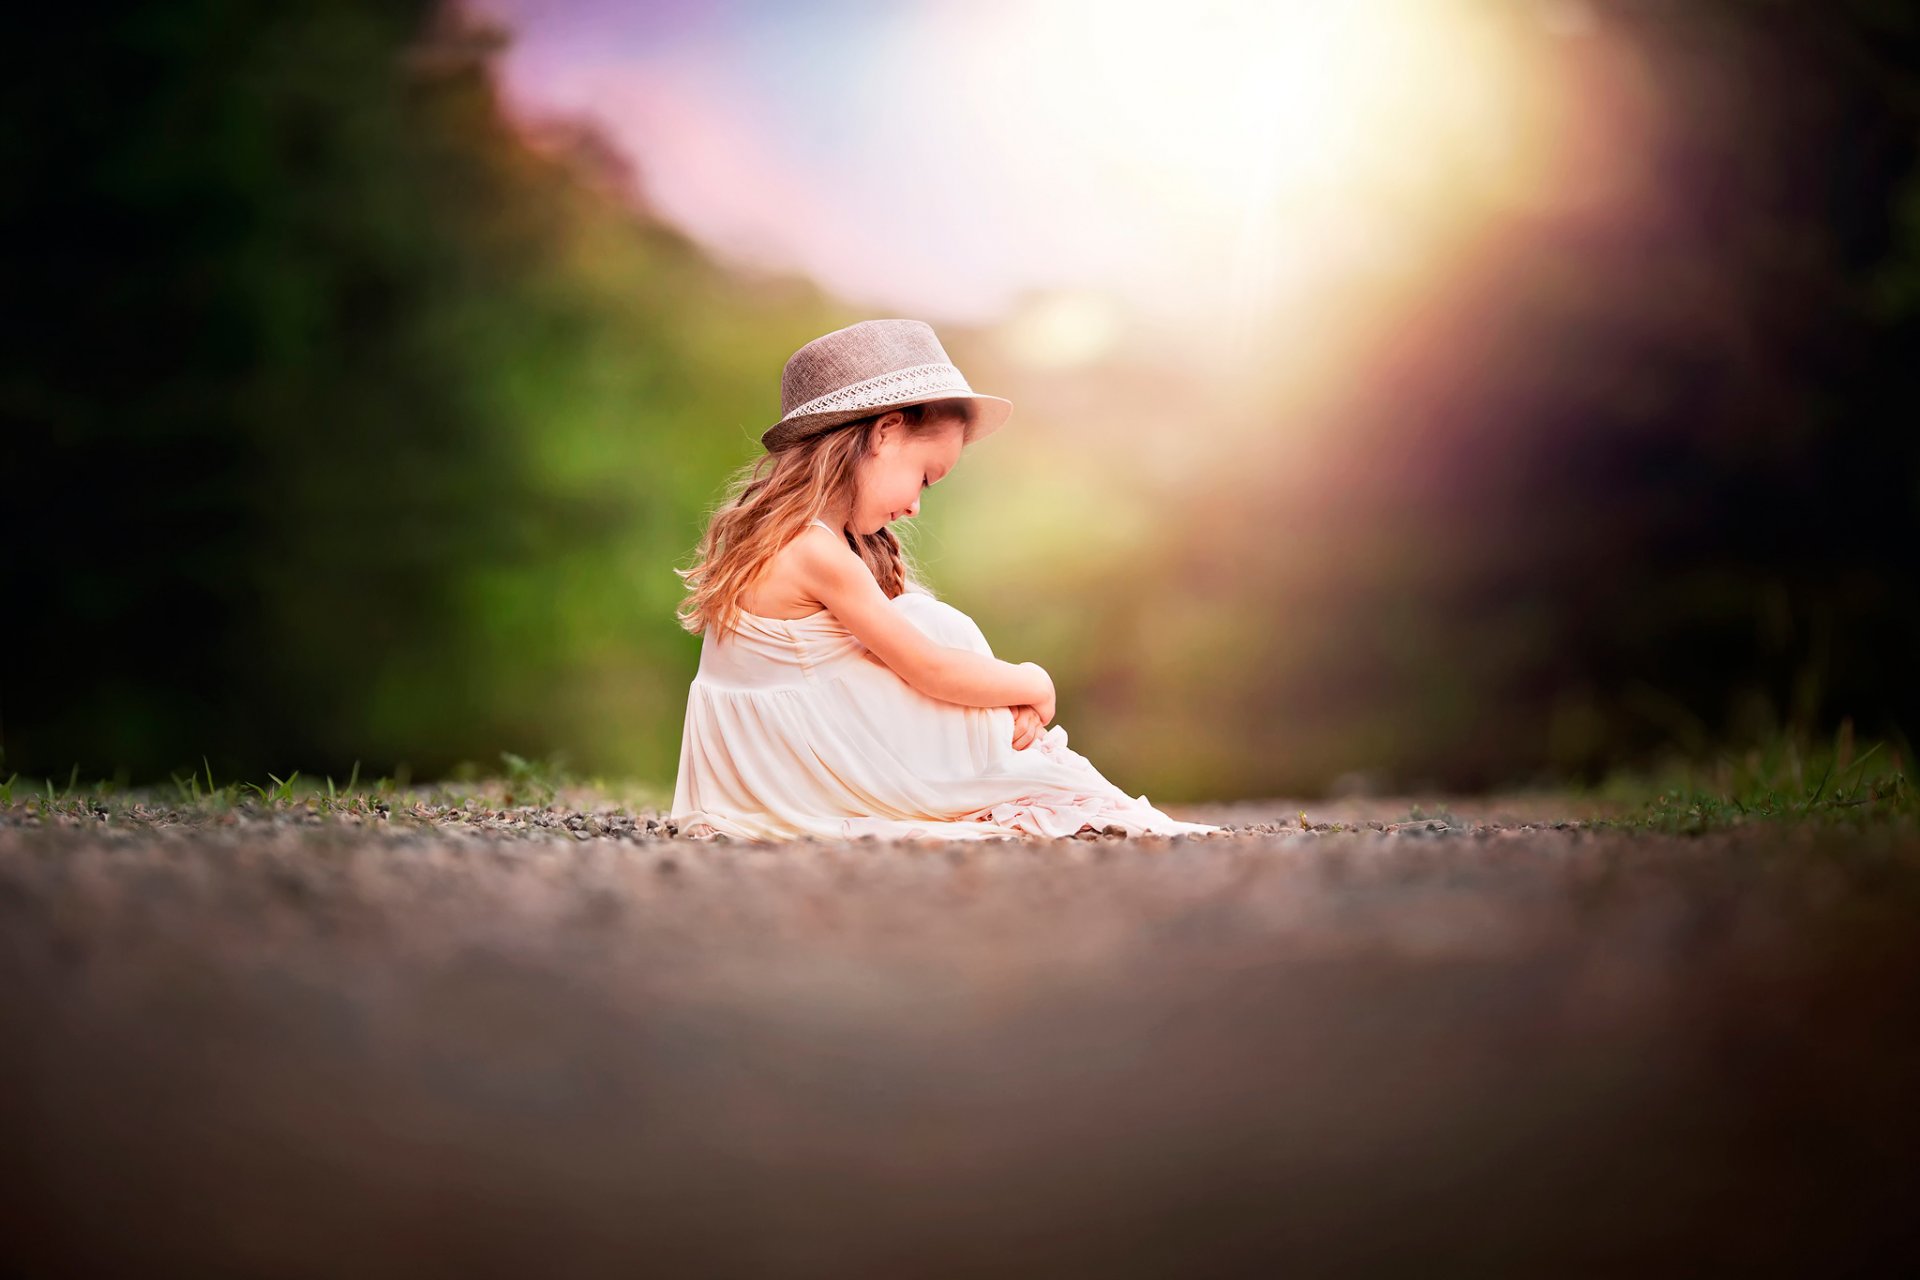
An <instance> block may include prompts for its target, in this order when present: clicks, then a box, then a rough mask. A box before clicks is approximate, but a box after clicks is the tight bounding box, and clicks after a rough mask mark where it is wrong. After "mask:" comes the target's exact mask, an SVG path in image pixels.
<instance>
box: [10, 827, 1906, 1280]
mask: <svg viewBox="0 0 1920 1280" xmlns="http://www.w3.org/2000/svg"><path fill="white" fill-rule="evenodd" d="M567 799H568V800H570V801H572V802H573V803H576V804H580V805H582V806H583V807H580V808H567V807H565V806H564V805H562V806H556V807H554V808H550V809H543V810H535V809H527V808H521V809H514V810H504V811H502V810H496V809H492V808H488V807H486V806H485V805H483V804H478V803H474V802H469V803H467V804H463V805H459V806H448V805H442V804H434V803H431V802H427V801H418V800H415V799H410V798H399V799H395V800H393V801H391V802H387V803H386V805H385V810H384V811H382V810H381V809H379V808H375V807H371V806H366V807H364V811H358V812H354V813H349V814H339V813H335V814H326V813H321V812H319V811H317V810H315V811H311V812H309V811H307V810H305V809H302V808H297V807H295V808H288V807H284V806H283V807H281V808H279V809H277V810H274V811H268V810H266V809H263V808H260V807H258V806H251V807H242V808H239V809H236V810H233V811H230V812H227V813H223V814H214V813H198V814H186V813H181V812H177V811H173V810H168V809H166V808H164V807H160V806H154V807H146V808H142V809H139V810H136V811H133V812H126V811H116V812H111V813H108V814H105V815H101V814H86V813H85V812H84V811H83V812H81V813H76V814H71V815H59V816H56V815H52V814H48V815H41V814H38V813H30V812H29V810H28V808H27V807H26V806H19V805H16V806H13V807H12V808H9V809H5V810H0V965H3V966H4V968H3V969H0V992H3V993H4V994H0V1151H4V1152H5V1153H6V1157H5V1167H6V1168H7V1170H8V1172H9V1173H10V1174H11V1175H12V1176H11V1177H10V1178H9V1179H8V1181H9V1183H10V1184H11V1186H10V1188H9V1190H8V1194H7V1195H6V1196H5V1197H0V1240H4V1242H5V1243H4V1245H0V1248H4V1249H5V1250H6V1256H5V1257H3V1258H0V1262H8V1263H10V1264H11V1265H10V1266H7V1267H5V1268H4V1269H5V1270H8V1271H10V1272H14V1273H25V1274H46V1275H56V1274H57V1275H81V1274H96V1273H119V1274H141V1275H151V1274H189V1275H273V1276H332V1275H346V1274H351V1275H354V1276H367V1277H379V1276H413V1275H425V1274H445V1275H458V1276H516V1277H519V1276H542V1277H544V1276H575V1275H580V1276H585V1275H621V1276H632V1275H638V1274H664V1275H741V1276H749V1275H751V1276H820V1277H826V1276H835V1277H838V1276H866V1275H884V1276H961V1275H984V1274H989V1273H991V1274H1013V1275H1029V1274H1031V1275H1044V1276H1064V1275H1089V1276H1120V1277H1132V1276H1159V1275H1180V1276H1194V1275H1239V1274H1257V1275H1268V1274H1280V1273H1286V1274H1349V1275H1351V1274H1403V1273H1407V1272H1412V1271H1416V1270H1417V1271H1419V1272H1421V1273H1423V1274H1431V1273H1435V1272H1440V1273H1460V1274H1474V1275H1485V1274H1524V1275H1557V1274H1622V1273H1627V1272H1633V1273H1645V1272H1648V1271H1653V1272H1660V1273H1680V1272H1687V1273H1698V1272H1700V1271H1703V1270H1711V1271H1713V1272H1716V1273H1741V1274H1750V1273H1759V1274H1789V1273H1790V1274H1807V1273H1809V1272H1811V1273H1817V1274H1868V1273H1875V1274H1877V1273H1879V1272H1881V1271H1893V1270H1898V1269H1900V1268H1901V1267H1902V1265H1903V1264H1904V1265H1907V1266H1911V1265H1916V1264H1920V1225H1917V1224H1920V1107H1916V1105H1915V1090H1916V1086H1917V1085H1920V928H1916V924H1920V836H1916V834H1915V833H1914V832H1912V831H1910V830H1908V831H1894V830H1888V829H1879V830H1871V829H1870V830H1866V831H1862V832H1852V833H1848V832H1844V831H1840V830H1837V829H1833V828H1813V827H1803V828H1768V829H1765V830H1743V831H1734V832H1724V833H1718V834H1711V835H1705V836H1698V837H1692V838H1680V837H1662V836H1652V835H1627V834H1621V833H1618V832H1612V831H1606V830H1597V829H1595V828H1593V827H1590V826H1588V825H1586V824H1585V823H1583V822H1579V821H1574V820H1571V819H1569V818H1568V817H1567V816H1566V815H1567V814H1568V813H1569V812H1570V811H1571V808H1570V806H1569V805H1568V804H1566V803H1565V802H1556V801H1555V800H1554V799H1553V798H1552V797H1512V798H1505V799H1496V800H1490V801H1489V800H1482V801H1468V800H1459V801H1457V802H1452V803H1449V804H1447V805H1445V806H1440V807H1439V809H1438V812H1439V814H1440V816H1439V817H1435V818H1422V819H1418V820H1415V819H1412V818H1411V817H1410V816H1409V813H1410V805H1409V803H1408V802H1407V801H1404V800H1394V799H1388V800H1364V799H1361V800H1353V801H1348V802H1344V803H1342V804H1337V805H1322V804H1311V805H1305V806H1301V805H1297V804H1293V803H1287V802H1271V803H1267V804H1257V805H1242V806H1234V807H1232V808H1210V809H1209V808H1192V809H1183V810H1181V811H1180V813H1179V815H1178V816H1182V817H1188V818H1197V819H1200V820H1204V821H1209V822H1220V823H1226V824H1228V825H1229V826H1230V828H1231V829H1230V830H1229V831H1228V832H1226V833H1224V834H1220V835H1214V836H1209V837H1203V838H1176V839H1166V838H1160V839H1139V840H1127V839H1121V838H1113V837H1101V838H1087V839H1076V840H1058V841H1033V842H993V843H986V844H976V843H971V842H956V843H953V844H933V843H921V844H906V845H895V844H887V843H880V842H853V843H832V842H821V841H812V842H804V843H799V844H794V845H787V846H780V847H769V846H756V845H750V844H742V843H738V842H733V841H728V840H724V839H721V840H699V841H690V840H684V839H679V838H676V836H675V835H674V833H673V832H672V831H671V830H670V829H669V826H668V824H666V823H665V822H664V821H662V820H661V818H660V816H659V815H658V814H648V813H646V812H644V811H642V812H626V813H622V812H618V811H615V810H613V809H611V808H609V807H601V808H599V809H598V810H597V811H596V810H595V809H594V808H593V807H592V805H591V804H590V803H588V802H587V801H586V800H584V799H583V798H581V797H568V798H567ZM1302 808H1304V809H1306V811H1307V813H1306V824H1307V825H1305V826H1303V825H1302V821H1301V817H1300V811H1301V809H1302ZM1556 815H1558V816H1556Z"/></svg>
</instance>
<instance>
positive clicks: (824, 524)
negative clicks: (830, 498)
mask: <svg viewBox="0 0 1920 1280" xmlns="http://www.w3.org/2000/svg"><path fill="white" fill-rule="evenodd" d="M807 523H808V524H817V525H819V526H820V527H821V528H822V529H825V530H826V531H827V532H828V533H832V532H833V526H832V525H830V524H828V523H827V522H826V521H825V520H822V519H821V518H820V517H819V516H815V517H814V518H813V519H811V520H809V521H807Z"/></svg>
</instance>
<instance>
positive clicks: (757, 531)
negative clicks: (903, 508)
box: [674, 399, 979, 636]
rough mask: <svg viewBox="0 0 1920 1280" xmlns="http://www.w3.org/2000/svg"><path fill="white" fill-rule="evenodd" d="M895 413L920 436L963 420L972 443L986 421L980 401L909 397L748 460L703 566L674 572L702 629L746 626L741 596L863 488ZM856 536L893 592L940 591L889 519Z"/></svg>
mask: <svg viewBox="0 0 1920 1280" xmlns="http://www.w3.org/2000/svg"><path fill="white" fill-rule="evenodd" d="M889 413H898V414H900V415H901V417H902V418H904V419H905V421H906V430H907V434H908V436H910V437H912V436H924V435H930V434H932V433H933V432H936V431H944V430H948V429H950V427H951V424H952V422H953V421H954V420H955V419H958V420H959V421H960V422H961V423H962V424H963V427H964V430H965V433H966V434H965V436H964V437H963V445H964V444H966V443H971V442H972V440H973V433H974V428H975V425H976V424H977V423H978V421H979V416H978V413H977V411H976V409H975V405H974V402H973V401H971V400H965V399H957V400H933V401H929V402H927V403H925V404H910V405H900V406H897V407H895V408H890V409H883V410H881V411H880V412H879V413H876V414H873V415H872V416H870V417H865V418H859V419H856V420H855V421H853V422H849V423H845V424H843V425H841V426H838V427H834V428H832V429H831V430H828V431H822V432H819V433H817V434H815V435H812V436H808V437H806V438H805V439H802V440H799V441H796V442H795V443H793V444H790V445H788V446H786V447H785V448H782V449H778V450H776V451H774V452H771V453H763V454H761V455H760V456H759V457H758V458H756V459H755V460H754V461H752V462H750V463H747V464H744V465H743V466H741V468H740V469H739V470H738V471H736V472H734V474H733V475H732V476H730V477H729V478H728V480H727V485H726V494H725V496H724V497H723V498H722V499H721V502H720V505H719V506H718V507H717V508H715V510H714V512H713V514H712V516H711V517H710V518H709V519H708V521H707V530H706V533H705V534H704V535H703V536H702V537H701V539H700V546H699V549H698V552H697V553H696V559H695V561H694V564H693V566H692V567H691V568H689V569H675V570H674V573H676V574H678V575H679V577H680V578H681V580H682V581H683V582H685V583H686V584H687V588H688V590H687V598H686V599H685V600H684V601H683V602H682V603H681V606H680V607H679V608H678V609H676V610H675V611H674V617H676V618H678V619H679V620H680V625H681V626H682V627H684V628H685V629H686V630H688V631H691V632H693V633H694V634H696V635H698V634H700V633H701V632H703V631H705V630H706V628H707V627H709V626H718V628H719V630H718V632H716V634H718V635H721V636H724V635H726V634H728V633H729V632H730V631H732V630H733V629H734V628H735V627H736V626H738V625H739V621H740V614H741V613H742V612H743V610H742V609H741V607H740V595H741V593H742V592H744V591H745V590H746V589H747V587H748V586H750V585H751V584H752V583H753V581H754V580H755V579H756V578H758V577H759V576H760V573H761V571H762V570H763V569H765V568H766V565H767V562H768V561H769V560H770V559H772V558H773V554H774V553H775V552H776V551H778V550H780V549H781V548H782V547H784V546H786V545H787V543H788V542H790V541H792V540H793V538H794V537H795V536H797V535H798V534H799V533H800V531H801V530H802V529H804V528H805V527H806V526H807V523H808V522H809V521H811V520H813V519H814V518H815V517H817V516H819V515H820V514H821V512H823V511H826V510H828V509H835V510H837V509H839V508H840V507H842V506H843V505H849V504H851V502H852V501H853V498H854V496H855V494H856V492H857V490H858V487H859V478H860V470H859V466H860V459H861V458H863V457H864V456H865V455H866V452H867V450H868V448H869V447H871V445H872V442H873V436H874V429H875V428H876V427H877V426H878V425H879V423H880V419H882V418H884V417H885V416H886V415H887V414H889ZM763 473H764V474H763ZM847 541H848V543H849V544H850V545H851V546H852V547H853V549H854V551H855V552H857V553H858V554H859V556H860V558H861V559H862V560H864V561H866V564H867V568H868V569H870V570H872V571H873V578H874V581H875V582H878V583H879V584H880V589H881V590H882V591H884V592H885V593H886V594H887V598H888V599H893V598H894V597H896V596H898V595H900V594H901V593H902V592H905V591H924V592H927V593H928V594H932V592H931V591H930V590H929V588H928V587H927V585H926V584H925V583H924V582H922V581H921V580H920V577H919V574H918V573H917V572H915V570H914V566H913V564H912V562H911V560H910V559H909V558H908V556H907V552H906V549H905V548H904V547H902V546H901V545H900V540H899V539H898V538H896V537H895V536H894V534H893V531H892V530H891V529H889V528H887V527H886V526H885V525H882V526H881V527H880V528H879V529H878V530H877V531H876V532H873V533H869V534H864V535H862V534H853V533H849V534H848V535H847Z"/></svg>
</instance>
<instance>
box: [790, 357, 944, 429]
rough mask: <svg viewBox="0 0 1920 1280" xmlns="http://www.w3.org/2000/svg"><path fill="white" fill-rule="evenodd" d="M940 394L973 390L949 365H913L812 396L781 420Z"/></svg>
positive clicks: (869, 407) (871, 407)
mask: <svg viewBox="0 0 1920 1280" xmlns="http://www.w3.org/2000/svg"><path fill="white" fill-rule="evenodd" d="M943 392H951V393H952V394H954V395H962V396H970V395H972V394H973V388H972V387H970V386H968V385H967V380H966V379H965V378H963V377H961V376H960V371H959V370H958V369H956V368H954V367H953V366H952V365H950V364H917V365H914V366H912V367H911V368H907V369H895V370H894V371H893V372H892V373H883V374H881V375H880V376H879V377H877V378H868V379H866V380H865V381H864V382H854V383H850V384H848V385H847V386H844V387H841V388H840V389H839V390H838V391H829V392H827V394H825V395H823V396H815V397H814V398H813V399H811V400H809V401H807V402H806V403H805V404H801V405H795V406H794V407H793V408H792V409H789V410H788V411H787V415H786V417H784V418H782V419H781V421H782V422H789V421H791V420H793V419H794V418H801V417H809V416H811V415H813V414H816V413H838V412H842V411H845V410H848V409H880V408H884V407H886V406H887V405H891V404H900V403H901V402H903V401H908V400H919V399H925V398H929V397H932V396H937V395H939V394H941V393H943Z"/></svg>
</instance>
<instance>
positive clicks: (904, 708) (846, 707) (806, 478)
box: [668, 320, 1221, 840]
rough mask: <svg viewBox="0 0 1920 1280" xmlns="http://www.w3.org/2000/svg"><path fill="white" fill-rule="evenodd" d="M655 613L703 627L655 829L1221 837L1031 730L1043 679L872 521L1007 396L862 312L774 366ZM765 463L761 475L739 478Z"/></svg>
mask: <svg viewBox="0 0 1920 1280" xmlns="http://www.w3.org/2000/svg"><path fill="white" fill-rule="evenodd" d="M780 399H781V408H782V410H783V413H784V416H783V417H782V418H781V419H780V421H779V422H777V423H775V424H774V425H773V426H771V427H769V428H768V429H767V431H766V432H765V433H764V434H763V435H762V436H761V437H760V440H761V443H762V444H763V445H764V446H765V447H766V449H767V452H766V453H765V454H764V455H762V456H761V457H760V458H759V459H758V460H757V461H756V462H755V463H754V464H753V466H752V467H751V468H750V469H749V470H748V471H747V472H746V473H745V474H743V475H742V476H740V477H737V478H736V480H735V481H734V483H733V484H732V486H731V487H730V492H729V494H728V497H727V500H726V501H725V502H723V503H722V504H721V507H720V510H719V511H718V512H717V514H715V516H714V517H713V520H712V523H711V524H710V525H709V526H708V528H707V531H706V535H705V537H704V538H703V539H702V541H701V545H700V552H699V558H698V561H697V563H696V564H695V565H694V567H693V568H692V569H690V570H686V571H682V570H679V569H676V570H674V572H675V573H677V574H679V575H680V577H681V578H682V579H683V580H684V581H685V582H686V583H687V584H688V587H689V588H690V594H689V596H688V598H687V600H686V602H685V603H684V605H683V606H682V608H681V609H680V610H679V611H678V613H677V614H676V616H677V617H678V618H679V619H680V621H681V624H682V625H683V626H685V627H686V628H687V630H689V631H693V632H699V633H703V638H702V640H701V645H700V669H699V673H698V674H697V675H696V676H695V677H694V680H693V685H692V688H691V689H690V690H689V691H688V694H687V718H686V727H685V730H684V732H683V734H682V736H681V743H680V768H679V776H678V778H677V780H676V781H675V783H674V792H673V809H672V811H671V813H670V814H669V815H668V816H669V819H670V821H671V822H673V823H674V824H676V825H677V827H678V830H679V831H680V832H681V833H682V834H685V835H690V836H694V837H707V838H710V837H712V836H715V835H726V836H730V837H733V838H736V839H744V840H783V839H793V838H796V837H821V838H846V837H856V836H863V835H875V836H882V837H888V838H922V837H924V838H934V839H1003V838H1008V837H1014V836H1019V835H1041V836H1071V835H1074V834H1075V833H1076V832H1079V831H1081V830H1082V829H1084V828H1087V827H1091V828H1093V829H1095V830H1101V829H1104V828H1106V827H1108V826H1117V827H1119V828H1121V829H1123V830H1124V831H1125V832H1126V833H1127V834H1129V835H1138V834H1143V833H1160V834H1168V835H1175V834H1182V833H1192V834H1201V833H1207V832H1213V831H1218V830H1221V828H1219V827H1214V826H1209V825H1208V824H1206V823H1199V822H1181V821H1178V820H1176V819H1174V818H1170V817H1168V816H1167V815H1166V814H1164V813H1162V812H1161V811H1160V810H1158V809H1156V808H1154V807H1153V806H1152V805H1151V804H1149V803H1147V798H1146V797H1145V796H1128V795H1127V794H1126V793H1125V792H1124V791H1122V790H1120V789H1119V788H1118V787H1116V786H1114V785H1113V784H1112V783H1110V782H1108V781H1107V780H1106V778H1104V777H1102V776H1101V774H1100V773H1099V771H1098V770H1096V769H1095V768H1094V767H1093V765H1092V764H1091V763H1090V762H1089V761H1088V760H1087V759H1086V757H1084V756H1082V755H1080V754H1079V753H1078V752H1075V751H1072V750H1070V749H1069V748H1068V746H1067V733H1066V730H1065V729H1062V728H1060V727H1059V726H1057V725H1056V726H1054V727H1053V728H1051V729H1049V728H1047V725H1048V723H1049V722H1050V721H1051V720H1052V719H1053V715H1054V689H1053V680H1052V678H1051V677H1049V676H1048V674H1047V673H1046V671H1045V670H1043V669H1042V668H1041V667H1039V666H1038V665H1036V664H1034V663H1031V662H1022V663H1018V664H1015V663H1010V662H1003V661H1001V660H1000V659H998V658H996V657H994V656H993V651H992V649H991V648H989V647H988V645H987V641H986V637H985V636H983V635H982V634H981V633H980V628H979V627H977V626H976V625H974V622H973V620H972V619H971V618H969V617H968V616H967V615H966V614H964V613H962V612H961V611H960V610H958V609H956V608H954V607H953V606H952V605H949V604H946V603H943V602H942V601H940V600H938V599H936V598H935V597H934V595H933V593H932V592H931V591H929V590H928V589H927V588H926V586H925V585H924V584H922V583H921V582H920V581H919V579H918V578H917V577H916V576H915V574H914V573H913V571H912V568H911V566H910V565H909V564H908V562H907V559H906V556H905V555H904V553H903V552H902V550H901V547H900V543H899V541H898V540H897V539H896V538H895V536H894V534H893V532H892V530H891V529H890V528H889V527H888V526H889V525H891V524H892V523H893V522H894V521H895V520H898V519H900V518H901V517H903V516H911V515H914V514H916V513H918V511H919V510H920V493H921V491H922V490H923V489H926V488H929V487H931V486H933V485H936V484H938V483H939V482H940V481H941V480H942V479H943V478H944V477H945V476H946V474H947V473H948V472H949V471H951V470H953V468H954V466H955V465H956V464H957V463H958V462H959V461H960V453H961V450H962V449H963V448H964V447H965V446H966V445H968V444H970V443H972V442H973V441H975V440H979V439H981V438H983V437H985V436H987V435H989V434H991V433H992V432H994V431H996V430H998V429H999V428H1000V426H1001V425H1002V424H1004V423H1005V422H1006V420H1007V416H1008V414H1010V413H1011V412H1012V410H1013V406H1012V404H1011V403H1010V402H1008V401H1006V400H1003V399H1001V398H1000V397H998V396H986V395H978V394H976V393H975V392H974V391H973V390H972V389H971V388H970V387H969V386H968V385H967V381H966V379H965V378H963V377H961V375H960V371H959V370H958V369H956V368H954V367H953V363H952V361H950V360H949V359H948V358H947V353H946V351H945V349H944V348H942V347H941V345H940V340H939V339H938V338H937V337H935V336H934V332H933V330H932V329H931V328H929V327H928V326H927V325H925V324H922V323H921V322H920V321H917V320H869V321H866V322H864V323H861V324H856V325H852V326H850V327H849V328H845V329H840V330H837V331H836V332H833V333H830V334H827V335H826V336H825V337H822V338H816V339H814V340H813V341H812V342H809V343H808V344H807V345H806V346H804V347H801V348H800V350H798V351H796V352H795V353H794V354H793V357H792V358H791V359H789V360H788V361H787V366H786V371H785V373H784V374H783V375H782V378H781V383H780ZM769 467H771V471H770V472H769V473H768V474H766V475H764V476H762V475H761V472H762V471H763V470H766V469H767V468H769Z"/></svg>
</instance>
